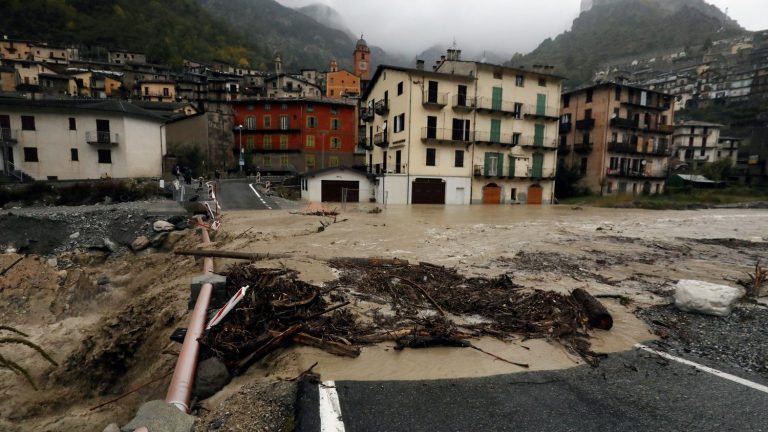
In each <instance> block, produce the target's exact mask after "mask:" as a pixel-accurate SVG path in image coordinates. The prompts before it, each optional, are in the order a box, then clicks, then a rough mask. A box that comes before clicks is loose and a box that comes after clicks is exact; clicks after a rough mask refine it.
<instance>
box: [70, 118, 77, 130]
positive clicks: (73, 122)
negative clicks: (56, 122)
mask: <svg viewBox="0 0 768 432" xmlns="http://www.w3.org/2000/svg"><path fill="white" fill-rule="evenodd" d="M69 130H77V120H75V118H74V117H70V118H69Z"/></svg>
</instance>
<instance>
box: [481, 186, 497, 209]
mask: <svg viewBox="0 0 768 432" xmlns="http://www.w3.org/2000/svg"><path fill="white" fill-rule="evenodd" d="M483 204H501V188H500V187H499V186H498V185H497V184H495V183H490V184H488V185H486V186H485V187H484V188H483Z"/></svg>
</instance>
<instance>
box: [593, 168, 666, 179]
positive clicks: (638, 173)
mask: <svg viewBox="0 0 768 432" xmlns="http://www.w3.org/2000/svg"><path fill="white" fill-rule="evenodd" d="M606 174H607V175H609V176H615V177H630V178H664V177H666V172H665V171H664V170H663V169H636V170H635V169H631V168H626V169H621V168H608V169H607V170H606Z"/></svg>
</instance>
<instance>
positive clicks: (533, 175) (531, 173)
mask: <svg viewBox="0 0 768 432" xmlns="http://www.w3.org/2000/svg"><path fill="white" fill-rule="evenodd" d="M515 177H517V178H525V179H531V180H551V179H554V178H555V170H554V169H546V170H545V169H533V168H528V169H527V170H525V171H523V172H521V173H519V174H518V173H515Z"/></svg>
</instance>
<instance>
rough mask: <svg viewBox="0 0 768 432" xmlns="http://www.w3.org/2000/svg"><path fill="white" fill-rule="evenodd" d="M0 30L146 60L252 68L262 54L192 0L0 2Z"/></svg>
mask: <svg viewBox="0 0 768 432" xmlns="http://www.w3.org/2000/svg"><path fill="white" fill-rule="evenodd" d="M1 8H2V13H0V29H2V30H1V31H2V32H3V33H4V34H7V35H9V36H10V37H14V38H24V39H32V40H38V41H47V42H50V43H52V44H77V45H82V46H84V47H83V51H84V54H85V55H88V51H89V47H106V48H121V49H128V50H136V51H141V52H145V53H147V55H148V56H149V60H150V61H152V62H163V63H171V64H173V65H176V66H178V65H180V64H181V61H182V59H183V58H185V57H191V58H195V59H200V60H212V59H214V58H218V59H223V60H227V61H231V62H234V63H241V62H246V61H250V62H251V63H252V64H253V65H254V66H261V65H263V64H265V61H266V56H265V55H264V53H263V52H262V51H260V49H259V48H258V47H257V46H256V45H255V44H253V43H249V42H247V41H246V39H245V38H244V37H243V36H242V35H241V34H239V33H237V32H235V31H232V30H230V29H229V28H227V26H226V25H224V24H223V23H222V22H220V21H218V20H216V19H213V18H212V17H211V16H210V15H209V14H208V13H207V12H205V11H204V10H203V9H202V8H201V7H200V6H199V5H198V4H197V3H196V2H195V0H151V1H146V0H99V1H90V0H3V5H2V7H1Z"/></svg>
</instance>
